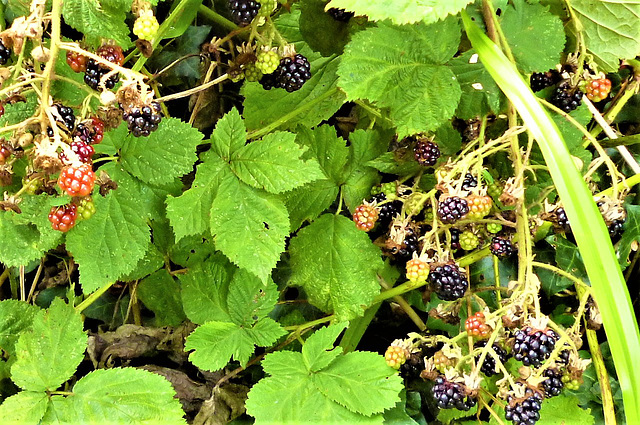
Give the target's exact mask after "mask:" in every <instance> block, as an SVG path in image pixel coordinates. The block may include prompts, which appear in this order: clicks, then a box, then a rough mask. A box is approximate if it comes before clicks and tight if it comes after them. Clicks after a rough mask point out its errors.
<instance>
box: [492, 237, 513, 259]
mask: <svg viewBox="0 0 640 425" xmlns="http://www.w3.org/2000/svg"><path fill="white" fill-rule="evenodd" d="M489 249H490V250H491V253H492V254H493V255H495V256H496V257H499V258H507V257H511V256H512V255H513V254H514V253H515V252H516V250H515V248H514V247H513V244H512V243H511V241H510V240H509V239H505V238H501V237H499V236H494V237H493V239H491V245H489Z"/></svg>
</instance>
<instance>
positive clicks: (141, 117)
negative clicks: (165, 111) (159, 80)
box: [122, 102, 162, 137]
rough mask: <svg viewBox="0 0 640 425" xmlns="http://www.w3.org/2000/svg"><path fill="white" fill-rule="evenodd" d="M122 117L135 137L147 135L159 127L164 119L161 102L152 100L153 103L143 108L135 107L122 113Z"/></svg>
mask: <svg viewBox="0 0 640 425" xmlns="http://www.w3.org/2000/svg"><path fill="white" fill-rule="evenodd" d="M122 119H123V120H124V121H125V122H126V123H127V127H128V128H129V131H130V132H131V134H133V135H134V136H135V137H141V136H144V137H146V136H148V135H150V134H151V133H152V132H154V131H156V130H157V129H158V124H160V121H161V120H162V112H161V109H160V104H159V103H158V102H151V105H144V106H143V107H141V108H138V107H133V108H131V109H129V110H128V111H126V112H125V113H124V114H122Z"/></svg>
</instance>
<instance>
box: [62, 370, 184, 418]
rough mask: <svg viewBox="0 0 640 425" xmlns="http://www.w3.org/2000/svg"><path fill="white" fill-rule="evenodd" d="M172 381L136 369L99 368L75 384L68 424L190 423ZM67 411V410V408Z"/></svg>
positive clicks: (69, 404)
mask: <svg viewBox="0 0 640 425" xmlns="http://www.w3.org/2000/svg"><path fill="white" fill-rule="evenodd" d="M175 394H176V393H175V391H174V389H173V387H172V386H171V384H170V383H169V381H167V380H166V379H164V378H163V377H162V376H160V375H156V374H154V373H151V372H147V371H146V370H141V369H135V368H122V369H101V370H96V371H93V372H91V373H89V374H88V375H86V376H85V377H83V378H82V379H80V380H79V381H78V382H77V383H76V385H75V386H74V387H73V396H70V397H67V398H66V399H65V401H66V402H67V406H68V411H67V413H68V415H69V416H68V417H67V418H66V419H67V420H68V422H67V423H136V424H147V425H153V424H159V423H162V424H167V425H169V424H186V421H185V420H184V419H183V417H182V416H183V415H184V411H183V410H182V407H181V405H180V401H179V400H178V399H177V398H175ZM64 410H67V409H64Z"/></svg>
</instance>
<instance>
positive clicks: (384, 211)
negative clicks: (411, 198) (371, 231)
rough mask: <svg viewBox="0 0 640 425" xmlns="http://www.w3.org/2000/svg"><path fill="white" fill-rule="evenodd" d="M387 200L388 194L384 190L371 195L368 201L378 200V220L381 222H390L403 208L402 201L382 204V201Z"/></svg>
mask: <svg viewBox="0 0 640 425" xmlns="http://www.w3.org/2000/svg"><path fill="white" fill-rule="evenodd" d="M386 200H387V195H385V194H384V193H383V192H380V193H377V194H375V195H373V197H371V200H369V201H368V202H373V201H376V202H377V203H378V205H379V208H378V209H379V214H378V222H380V223H389V222H390V221H391V220H393V218H394V217H395V216H396V215H398V214H399V213H400V211H401V210H402V201H398V200H396V201H391V202H387V203H385V204H382V205H380V204H381V203H382V202H384V201H386Z"/></svg>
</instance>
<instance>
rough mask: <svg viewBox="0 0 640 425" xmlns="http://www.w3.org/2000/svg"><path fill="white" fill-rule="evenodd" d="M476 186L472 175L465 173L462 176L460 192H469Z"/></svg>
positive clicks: (476, 180) (476, 181) (475, 180)
mask: <svg viewBox="0 0 640 425" xmlns="http://www.w3.org/2000/svg"><path fill="white" fill-rule="evenodd" d="M477 186H478V179H476V178H475V177H474V176H473V174H471V173H467V174H465V175H464V180H463V181H462V190H471V189H472V188H474V187H477Z"/></svg>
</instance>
